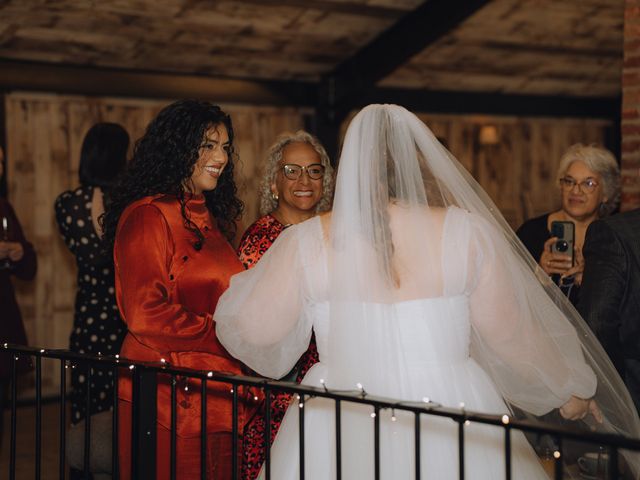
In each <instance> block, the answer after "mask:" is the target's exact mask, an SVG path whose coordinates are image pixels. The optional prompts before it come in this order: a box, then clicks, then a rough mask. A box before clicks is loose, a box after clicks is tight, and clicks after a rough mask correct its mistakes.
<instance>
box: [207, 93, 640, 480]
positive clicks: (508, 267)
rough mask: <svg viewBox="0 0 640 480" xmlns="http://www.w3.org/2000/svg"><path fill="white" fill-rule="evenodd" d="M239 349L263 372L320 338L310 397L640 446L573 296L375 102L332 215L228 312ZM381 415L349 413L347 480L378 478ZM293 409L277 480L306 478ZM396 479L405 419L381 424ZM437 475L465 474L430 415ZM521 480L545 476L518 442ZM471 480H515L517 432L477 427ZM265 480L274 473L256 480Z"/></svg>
mask: <svg viewBox="0 0 640 480" xmlns="http://www.w3.org/2000/svg"><path fill="white" fill-rule="evenodd" d="M215 320H216V322H217V335H218V338H219V339H220V341H221V342H222V344H223V345H224V346H225V347H226V348H227V350H228V351H229V352H230V353H231V354H232V355H233V356H235V357H237V358H238V359H240V360H242V361H243V362H245V363H246V364H247V365H249V366H250V367H251V368H253V369H254V370H256V371H257V372H259V373H260V374H262V375H265V376H269V377H273V378H279V377H281V376H283V375H285V374H286V373H287V372H288V371H290V370H291V368H292V367H293V365H294V363H295V362H296V360H297V359H298V358H299V357H300V355H301V354H302V353H303V352H304V350H305V349H306V348H307V345H308V343H309V339H310V336H311V332H312V330H314V331H315V335H316V339H317V345H318V351H319V354H320V363H318V364H316V365H315V366H314V367H313V368H312V369H311V370H310V371H309V372H308V373H307V375H306V377H305V380H304V382H303V383H304V384H306V385H311V386H318V387H320V386H322V384H324V385H326V387H327V388H329V389H348V390H353V389H354V388H355V386H356V385H357V384H358V385H361V386H362V388H363V389H364V390H366V392H367V393H369V394H371V395H376V396H383V397H391V398H397V399H400V400H402V401H421V400H423V399H424V398H425V397H428V398H429V399H431V401H433V402H437V403H438V404H440V405H442V406H445V407H453V408H458V407H460V406H461V405H462V404H463V405H464V407H465V408H466V409H468V410H472V411H476V412H483V413H490V414H505V413H510V412H511V411H512V407H517V409H519V410H523V411H525V412H529V413H531V414H533V415H542V414H545V413H548V412H550V411H552V410H554V409H559V412H560V414H561V416H562V417H564V418H568V419H572V420H581V421H584V422H587V423H588V424H589V425H590V426H591V427H592V428H598V429H603V430H607V431H615V432H616V433H621V434H625V435H629V436H635V437H638V436H639V434H640V428H639V426H640V422H639V420H638V416H637V413H636V411H635V408H634V407H633V404H632V402H631V400H630V397H629V395H628V392H627V391H626V390H625V388H624V385H623V383H622V381H621V380H620V378H619V377H618V376H617V374H616V373H615V371H614V370H613V367H612V365H611V363H610V362H609V360H608V359H607V357H606V355H605V354H604V352H603V350H602V348H601V347H600V346H599V344H598V343H597V341H596V340H595V339H594V336H593V335H592V333H591V332H590V331H589V330H588V329H587V328H586V327H585V325H584V322H583V321H582V320H581V319H580V317H579V316H578V315H577V313H576V312H575V310H574V309H573V308H572V307H571V306H570V305H569V304H568V302H567V301H566V298H565V297H564V296H563V295H562V294H561V293H560V291H559V290H557V288H556V287H555V286H554V285H553V284H551V282H550V281H549V279H548V277H547V276H546V275H541V274H538V271H537V270H536V266H535V262H534V261H533V260H532V259H531V257H530V256H529V255H528V254H527V253H526V251H525V249H524V247H523V246H522V245H521V244H520V242H519V241H518V240H517V238H516V236H515V234H514V233H513V232H512V230H511V229H510V228H509V227H508V225H507V224H506V222H505V221H504V219H503V217H502V216H501V215H500V213H499V212H498V210H497V209H496V207H495V206H494V204H493V203H492V202H491V200H490V199H489V198H488V197H487V196H486V194H485V193H484V192H483V191H482V189H481V188H480V187H479V186H478V184H477V183H476V182H475V181H474V180H473V179H472V178H471V177H470V176H469V175H468V173H467V172H466V171H465V170H464V169H463V168H462V167H461V166H460V165H459V163H458V162H457V161H456V160H455V159H454V158H453V157H452V156H451V155H450V154H449V153H448V152H447V151H446V150H445V149H444V148H443V147H442V146H441V145H440V144H439V143H438V142H437V140H436V139H435V137H434V136H433V134H432V133H431V131H430V130H429V129H428V128H427V127H426V126H425V125H424V124H423V123H422V122H421V121H420V120H419V119H418V118H417V117H416V116H414V115H413V114H412V113H410V112H408V111H407V110H405V109H404V108H402V107H399V106H395V105H370V106H368V107H366V108H364V109H363V110H362V111H361V112H360V113H359V114H358V115H357V116H356V117H355V118H354V119H353V121H352V122H351V124H350V126H349V129H348V131H347V134H346V137H345V142H344V146H343V152H342V156H341V159H340V165H339V170H338V178H337V185H336V197H335V202H334V209H333V211H332V212H331V213H329V214H325V215H323V216H320V217H314V218H313V219H311V220H308V221H306V222H303V223H301V224H298V225H295V226H293V227H291V228H289V229H287V230H286V231H285V232H283V233H282V235H281V236H280V237H279V238H278V240H277V241H276V242H275V243H274V245H273V246H272V247H271V248H270V249H269V250H268V251H267V253H266V254H265V255H264V256H263V258H262V259H261V260H260V262H259V263H258V264H257V266H256V267H255V268H253V269H252V270H249V271H246V272H242V273H240V274H238V275H235V276H234V277H233V278H232V280H231V286H230V287H229V289H228V290H227V291H226V293H225V294H224V295H223V296H222V297H221V299H220V301H219V303H218V306H217V309H216V312H215ZM304 409H305V419H304V420H305V432H306V434H305V478H307V479H323V480H324V479H330V478H335V476H336V456H335V430H334V428H335V426H334V419H335V411H334V403H333V401H331V400H327V399H321V398H313V399H310V400H307V401H306V403H305V404H304ZM371 411H372V410H371V407H367V406H362V405H343V407H342V429H341V432H342V450H341V452H342V461H341V467H342V478H348V479H369V478H374V459H373V452H374V445H373V442H374V438H373V437H374V435H373V421H372V419H371V415H370V414H371ZM298 414H299V408H298V406H297V405H294V406H293V407H291V408H289V410H288V412H287V414H286V416H285V419H284V422H283V424H282V426H281V428H280V431H279V433H278V435H277V437H276V439H275V442H274V444H273V447H272V450H271V455H272V461H271V477H272V478H276V479H278V480H288V479H292V480H293V479H297V478H298V472H299V459H298V454H297V452H298V444H299V437H298ZM379 420H380V469H381V478H383V479H391V478H393V479H395V478H398V479H410V478H414V468H415V467H414V465H415V459H414V440H413V439H414V423H413V416H412V415H410V414H406V415H401V414H400V413H398V412H395V415H394V416H393V418H392V412H387V411H383V412H381V414H380V419H379ZM421 422H422V424H421V441H420V462H421V466H422V471H423V472H424V473H425V476H426V478H437V479H449V478H457V476H458V473H459V472H458V437H457V424H456V423H454V422H453V421H451V420H449V419H445V418H437V417H432V416H430V415H422V416H421ZM512 468H513V472H514V475H515V478H518V479H544V478H547V477H546V476H545V473H544V471H543V470H542V468H541V466H540V464H539V462H538V460H537V458H536V456H535V453H534V451H533V449H532V448H531V447H530V445H529V444H528V443H527V441H526V439H525V438H524V436H523V435H522V434H520V433H514V434H513V435H512ZM465 474H466V477H467V478H472V479H486V480H489V479H491V480H494V479H498V478H503V477H504V434H503V432H502V431H501V429H499V428H496V427H491V426H484V425H479V424H471V425H469V426H466V427H465ZM261 475H262V476H264V471H263V472H262V473H261Z"/></svg>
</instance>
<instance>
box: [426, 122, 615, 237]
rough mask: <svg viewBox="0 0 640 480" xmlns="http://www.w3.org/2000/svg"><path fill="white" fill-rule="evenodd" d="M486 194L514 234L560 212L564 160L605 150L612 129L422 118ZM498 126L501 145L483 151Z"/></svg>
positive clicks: (606, 124)
mask: <svg viewBox="0 0 640 480" xmlns="http://www.w3.org/2000/svg"><path fill="white" fill-rule="evenodd" d="M419 117H420V118H421V119H422V120H423V121H424V122H425V123H426V124H427V125H428V126H429V127H430V128H431V130H432V131H433V132H434V134H435V135H436V136H437V137H438V138H441V139H444V140H445V141H446V143H447V145H448V148H449V150H450V151H451V153H453V154H454V155H455V156H456V158H457V159H458V160H459V161H460V162H461V163H462V164H463V165H464V166H465V168H466V169H467V170H469V171H470V172H471V173H472V174H473V176H474V177H475V179H476V180H477V181H478V182H479V183H480V185H482V187H483V188H484V189H485V190H486V191H487V193H488V194H489V196H490V197H491V198H492V199H493V201H494V202H495V203H496V205H497V206H498V208H499V209H500V210H501V212H502V214H503V215H504V216H505V218H506V219H507V221H508V222H509V224H510V225H511V226H512V227H513V228H517V227H518V226H520V225H521V224H522V222H523V221H524V220H527V219H529V218H531V217H534V216H537V215H541V214H543V213H546V212H549V211H551V210H554V209H557V208H558V207H559V201H560V195H559V189H558V188H557V185H556V183H555V176H556V170H557V168H558V164H559V162H560V157H561V156H562V154H563V153H564V151H565V150H566V149H567V147H569V146H570V145H573V144H574V143H577V142H581V143H598V144H601V145H602V144H604V142H605V138H606V132H607V129H609V128H611V127H612V123H611V122H610V121H607V120H598V119H570V118H569V119H557V118H522V117H488V116H477V115H431V114H428V113H423V114H419ZM487 125H488V126H494V127H495V128H496V131H497V134H498V141H499V143H497V144H496V145H481V143H480V141H479V134H480V129H481V128H482V127H483V126H487Z"/></svg>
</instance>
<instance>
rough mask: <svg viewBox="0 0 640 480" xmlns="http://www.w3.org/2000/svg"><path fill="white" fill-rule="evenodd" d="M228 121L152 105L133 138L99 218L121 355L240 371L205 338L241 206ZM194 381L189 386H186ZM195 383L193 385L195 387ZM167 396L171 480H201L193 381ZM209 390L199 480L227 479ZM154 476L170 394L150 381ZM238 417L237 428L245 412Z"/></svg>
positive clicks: (223, 400) (234, 261)
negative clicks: (108, 250) (121, 334)
mask: <svg viewBox="0 0 640 480" xmlns="http://www.w3.org/2000/svg"><path fill="white" fill-rule="evenodd" d="M233 138H234V135H233V128H232V125H231V118H230V117H229V116H228V115H226V114H225V113H224V112H223V111H222V110H221V109H220V108H219V107H217V106H215V105H212V104H210V103H207V102H202V101H196V100H183V101H178V102H175V103H173V104H171V105H169V106H168V107H166V108H165V109H163V110H162V111H161V112H160V113H159V114H158V116H157V117H156V118H155V119H154V120H152V122H151V123H150V124H149V126H148V127H147V131H146V133H145V134H144V136H143V137H142V138H141V139H140V140H139V141H138V142H137V144H136V147H135V151H134V154H133V160H132V163H131V165H130V166H129V168H128V170H127V171H126V172H125V174H124V176H123V177H122V178H121V180H120V182H119V183H118V184H117V186H116V187H115V189H114V191H113V194H112V203H111V206H110V209H109V210H108V211H107V213H106V215H105V218H104V226H105V239H106V240H107V242H109V244H110V245H113V252H114V262H115V275H116V299H117V302H118V307H119V309H120V312H121V314H122V317H123V319H124V321H125V323H126V324H127V327H128V329H129V332H128V334H127V336H126V338H125V340H124V343H123V345H122V355H123V356H124V357H126V358H129V359H134V360H141V361H151V362H161V361H165V362H168V363H170V364H171V365H173V366H177V367H189V368H197V369H211V370H221V371H225V372H230V373H238V374H239V373H241V363H240V362H238V361H237V360H235V359H233V358H232V357H231V356H230V355H229V354H228V353H227V352H226V350H225V349H224V348H223V347H222V346H221V345H220V343H219V342H218V340H217V338H216V334H215V328H214V321H213V317H212V314H211V312H213V311H214V310H215V307H216V304H217V301H218V298H219V297H220V295H221V294H222V292H224V291H225V290H226V288H227V286H228V284H229V278H230V277H231V275H233V274H234V273H236V272H239V271H241V270H242V264H241V263H240V262H239V261H238V258H237V256H236V254H235V252H234V250H233V248H232V247H231V245H230V244H229V240H230V239H231V238H233V236H234V234H235V220H236V219H237V218H238V217H239V215H240V214H241V212H242V208H243V205H242V203H241V202H240V200H239V199H238V198H237V196H236V185H235V183H234V180H233V159H234V149H233ZM194 383H195V382H194ZM197 383H199V382H197ZM179 386H180V388H178V389H177V390H178V394H177V403H176V410H177V430H176V431H177V442H176V443H177V452H176V463H175V464H174V465H173V467H174V468H175V469H176V472H177V478H179V479H192V478H201V477H200V475H201V472H200V452H201V445H200V434H201V430H200V422H201V420H200V404H201V400H200V396H199V393H197V392H199V391H200V385H199V384H197V385H196V384H194V385H191V387H192V388H187V384H186V383H185V384H184V385H182V384H180V385H179ZM230 391H231V388H230V386H229V385H223V384H215V385H214V382H211V383H210V385H209V390H208V393H207V412H208V415H207V435H206V451H207V460H206V468H207V472H206V478H208V479H227V478H231V475H232V474H231V470H232V433H231V432H232V394H231V393H230ZM119 398H120V403H119V406H120V412H119V413H120V417H119V425H120V428H119V442H120V443H119V445H120V447H119V456H120V472H121V473H120V475H121V478H122V479H127V478H130V474H131V466H130V465H131V453H130V450H131V410H132V404H131V399H132V392H131V379H130V378H121V380H120V384H119ZM157 407H158V415H157V445H158V451H157V466H156V471H157V475H158V477H157V478H169V476H170V474H171V468H170V445H171V430H170V426H171V388H170V384H169V379H168V378H160V379H159V386H158V400H157ZM248 413H249V412H248V411H247V409H246V407H245V403H244V402H242V405H241V406H240V409H239V426H240V428H242V427H243V425H244V423H245V417H247V416H248Z"/></svg>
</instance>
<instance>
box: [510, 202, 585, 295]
mask: <svg viewBox="0 0 640 480" xmlns="http://www.w3.org/2000/svg"><path fill="white" fill-rule="evenodd" d="M549 215H550V214H549V213H545V214H544V215H541V216H539V217H536V218H532V219H531V220H527V221H526V222H524V223H523V224H522V225H521V226H520V228H518V230H517V231H516V235H517V236H518V238H519V239H520V241H521V242H522V243H523V244H524V246H525V247H526V248H527V250H528V251H529V253H530V254H531V256H532V257H533V259H534V260H535V262H536V263H540V257H542V251H543V250H544V242H546V241H547V240H549V239H550V238H551V232H550V231H549V228H548V227H547V225H548V223H549ZM551 278H552V279H553V281H554V282H555V283H556V285H558V286H560V290H562V293H564V294H565V295H566V296H567V297H568V298H569V300H570V301H571V303H572V304H573V305H577V304H578V300H579V298H580V287H579V286H578V285H572V284H571V285H559V284H560V275H558V274H554V275H551Z"/></svg>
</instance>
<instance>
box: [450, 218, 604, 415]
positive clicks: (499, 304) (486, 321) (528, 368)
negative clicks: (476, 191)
mask: <svg viewBox="0 0 640 480" xmlns="http://www.w3.org/2000/svg"><path fill="white" fill-rule="evenodd" d="M458 216H459V218H458V221H457V226H456V227H454V228H453V229H452V230H451V231H449V232H448V234H450V235H455V236H457V237H458V238H462V239H466V242H465V243H466V244H467V245H468V246H469V248H468V251H466V252H463V255H462V256H465V255H468V260H467V261H466V264H467V265H469V270H468V272H467V275H468V276H467V278H466V281H465V283H466V288H467V292H468V295H469V305H470V318H471V324H472V338H471V346H470V348H471V355H472V356H473V357H474V358H475V359H476V360H477V361H478V362H479V363H480V364H481V365H483V367H484V368H485V369H486V370H487V371H488V373H489V374H490V375H491V377H492V378H493V380H494V381H495V383H496V384H497V386H498V388H499V389H500V391H501V392H502V394H503V395H504V397H505V398H506V399H507V400H508V401H509V402H510V403H511V404H513V405H515V406H517V407H519V408H522V409H523V410H525V411H528V412H530V413H533V414H535V415H541V414H544V413H547V412H549V411H551V410H552V409H554V408H558V407H560V406H562V405H563V404H564V403H565V402H566V401H567V400H569V398H570V397H571V396H572V395H575V396H577V397H581V398H590V397H592V396H593V395H594V393H595V390H596V385H597V379H596V375H595V374H594V372H593V370H592V369H591V368H590V366H589V365H588V364H587V362H586V360H585V357H584V355H583V352H582V348H581V343H580V341H579V339H578V336H577V332H576V330H575V328H574V326H573V325H572V324H571V322H570V321H569V320H568V319H567V318H566V316H565V314H564V313H563V312H562V311H561V310H560V309H559V308H558V306H557V305H556V304H555V303H554V302H553V301H551V299H550V298H549V296H548V293H547V292H546V291H545V290H544V289H543V287H542V284H541V283H540V281H539V279H538V278H536V277H535V276H533V275H531V274H530V272H527V271H526V268H527V266H526V265H525V264H524V263H523V262H522V261H520V260H519V259H517V258H516V257H515V256H514V255H513V253H512V249H511V248H510V247H509V245H508V242H507V239H506V238H505V237H504V236H503V235H501V234H500V233H499V232H497V231H496V229H495V228H493V227H492V226H491V225H490V224H489V223H488V222H486V221H484V220H483V219H481V218H480V217H477V216H474V215H471V214H463V213H461V212H458ZM458 255H459V257H460V252H458ZM450 258H454V257H450ZM545 280H548V279H545ZM556 293H557V295H562V294H561V293H560V292H559V291H558V292H556Z"/></svg>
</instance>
